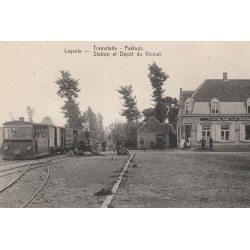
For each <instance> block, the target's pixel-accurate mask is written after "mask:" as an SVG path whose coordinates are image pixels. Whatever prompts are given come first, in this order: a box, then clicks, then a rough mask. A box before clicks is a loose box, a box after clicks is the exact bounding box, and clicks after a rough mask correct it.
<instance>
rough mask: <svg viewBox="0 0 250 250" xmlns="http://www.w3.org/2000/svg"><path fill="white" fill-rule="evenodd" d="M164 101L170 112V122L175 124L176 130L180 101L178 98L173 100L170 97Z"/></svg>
mask: <svg viewBox="0 0 250 250" xmlns="http://www.w3.org/2000/svg"><path fill="white" fill-rule="evenodd" d="M164 101H165V103H166V106H167V111H168V113H167V118H168V122H169V123H171V124H173V126H174V127H175V128H176V123H177V116H178V112H179V108H178V101H177V99H176V98H172V97H170V96H167V97H165V98H164Z"/></svg>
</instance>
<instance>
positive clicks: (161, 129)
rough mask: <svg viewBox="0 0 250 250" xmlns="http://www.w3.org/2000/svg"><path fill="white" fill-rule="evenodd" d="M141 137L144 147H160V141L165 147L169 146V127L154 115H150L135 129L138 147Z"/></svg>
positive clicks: (138, 146)
mask: <svg viewBox="0 0 250 250" xmlns="http://www.w3.org/2000/svg"><path fill="white" fill-rule="evenodd" d="M141 139H143V140H144V147H145V148H146V149H157V148H160V146H161V144H162V143H164V145H165V148H169V127H168V125H167V124H166V123H160V122H159V121H158V120H157V119H156V118H155V117H154V116H151V117H150V118H149V119H148V121H147V122H145V124H144V125H143V126H142V127H141V128H139V129H138V131H137V148H138V149H140V140H141Z"/></svg>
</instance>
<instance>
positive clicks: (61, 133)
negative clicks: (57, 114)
mask: <svg viewBox="0 0 250 250" xmlns="http://www.w3.org/2000/svg"><path fill="white" fill-rule="evenodd" d="M48 128H49V147H50V153H51V154H53V153H58V152H60V153H63V152H64V149H65V142H66V132H65V129H64V128H61V127H55V126H50V125H49V126H48Z"/></svg>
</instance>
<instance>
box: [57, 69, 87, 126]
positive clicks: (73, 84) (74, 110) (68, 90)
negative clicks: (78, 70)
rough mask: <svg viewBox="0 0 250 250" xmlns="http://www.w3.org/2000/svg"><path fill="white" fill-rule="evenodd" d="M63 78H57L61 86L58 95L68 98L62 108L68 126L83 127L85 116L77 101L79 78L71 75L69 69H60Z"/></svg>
mask: <svg viewBox="0 0 250 250" xmlns="http://www.w3.org/2000/svg"><path fill="white" fill-rule="evenodd" d="M60 73H61V78H59V79H57V80H56V81H55V83H56V84H57V85H58V86H59V91H58V92H57V95H58V96H60V97H61V98H66V101H65V102H64V105H63V107H62V108H61V109H62V111H63V114H64V117H65V118H67V126H69V127H71V128H77V129H82V128H83V123H84V122H85V120H86V119H85V117H84V115H83V114H81V111H80V109H79V103H77V102H76V100H75V99H76V98H77V97H78V93H79V92H80V89H79V88H78V87H79V80H75V79H73V78H72V77H71V74H70V73H69V71H63V70H61V71H60Z"/></svg>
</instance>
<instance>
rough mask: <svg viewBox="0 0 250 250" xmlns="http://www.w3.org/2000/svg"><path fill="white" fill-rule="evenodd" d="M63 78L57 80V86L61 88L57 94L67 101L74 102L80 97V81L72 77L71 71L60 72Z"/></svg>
mask: <svg viewBox="0 0 250 250" xmlns="http://www.w3.org/2000/svg"><path fill="white" fill-rule="evenodd" d="M60 73H61V78H59V79H57V80H56V82H55V83H56V84H57V85H58V86H59V90H58V92H57V94H58V95H59V96H60V97H61V98H64V97H66V98H67V100H72V99H74V98H77V97H78V93H79V92H80V89H79V88H78V87H79V84H80V83H79V79H78V80H75V79H74V78H72V77H71V74H70V73H69V71H63V70H61V71H60Z"/></svg>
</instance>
